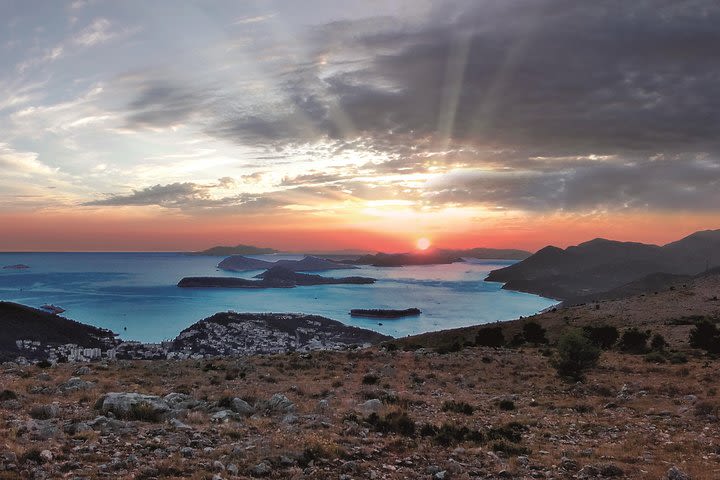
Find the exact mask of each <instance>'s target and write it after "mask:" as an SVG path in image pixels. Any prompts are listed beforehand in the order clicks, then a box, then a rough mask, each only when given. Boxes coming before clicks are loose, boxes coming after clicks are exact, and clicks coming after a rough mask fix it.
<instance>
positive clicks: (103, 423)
mask: <svg viewBox="0 0 720 480" xmlns="http://www.w3.org/2000/svg"><path fill="white" fill-rule="evenodd" d="M87 425H89V426H90V428H92V429H93V430H97V431H99V432H100V433H102V434H103V435H107V434H109V433H114V434H118V435H126V434H131V433H134V432H135V428H134V427H133V426H131V425H130V424H128V423H127V422H123V421H122V420H116V419H114V418H108V417H106V416H104V415H101V416H99V417H96V418H95V419H94V420H90V421H89V422H87Z"/></svg>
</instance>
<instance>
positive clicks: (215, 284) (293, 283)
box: [178, 267, 375, 288]
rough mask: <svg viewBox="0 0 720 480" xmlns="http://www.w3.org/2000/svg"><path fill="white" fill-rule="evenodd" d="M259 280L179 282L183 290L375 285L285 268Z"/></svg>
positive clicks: (370, 280)
mask: <svg viewBox="0 0 720 480" xmlns="http://www.w3.org/2000/svg"><path fill="white" fill-rule="evenodd" d="M256 278H259V280H248V279H244V278H232V277H185V278H183V279H182V280H180V281H179V282H178V287H181V288H293V287H297V286H311V285H342V284H351V285H367V284H372V283H375V279H374V278H369V277H341V278H330V277H323V276H321V275H312V274H308V273H297V272H294V271H292V270H288V269H287V268H285V267H272V268H270V269H268V270H267V271H265V272H264V273H261V274H260V275H258V276H256Z"/></svg>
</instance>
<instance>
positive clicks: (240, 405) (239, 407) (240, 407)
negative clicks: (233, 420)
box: [230, 398, 255, 417]
mask: <svg viewBox="0 0 720 480" xmlns="http://www.w3.org/2000/svg"><path fill="white" fill-rule="evenodd" d="M230 408H232V410H233V412H235V413H239V414H240V415H245V416H248V417H249V416H250V415H252V414H253V413H255V408H254V407H253V406H252V405H250V404H249V403H247V402H246V401H245V400H243V399H241V398H233V399H232V404H231V407H230Z"/></svg>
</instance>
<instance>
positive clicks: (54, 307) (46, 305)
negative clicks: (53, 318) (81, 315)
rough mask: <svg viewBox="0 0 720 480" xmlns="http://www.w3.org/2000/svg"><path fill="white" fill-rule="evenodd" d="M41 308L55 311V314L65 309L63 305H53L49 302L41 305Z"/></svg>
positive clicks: (51, 311)
mask: <svg viewBox="0 0 720 480" xmlns="http://www.w3.org/2000/svg"><path fill="white" fill-rule="evenodd" d="M40 308H41V309H43V310H45V311H47V312H50V313H54V314H55V315H57V314H58V313H63V312H64V311H65V309H64V308H62V307H58V306H56V305H52V304H48V303H46V304H45V305H43V306H41V307H40Z"/></svg>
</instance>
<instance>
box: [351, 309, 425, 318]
mask: <svg viewBox="0 0 720 480" xmlns="http://www.w3.org/2000/svg"><path fill="white" fill-rule="evenodd" d="M421 313H422V311H421V310H420V309H419V308H406V309H404V310H392V309H384V308H382V309H381V308H373V309H364V308H353V309H352V310H350V316H352V317H368V318H402V317H413V316H416V315H420V314H421Z"/></svg>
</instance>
